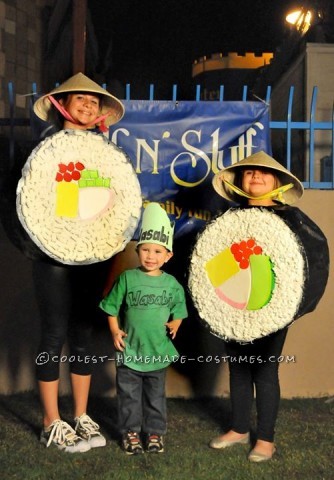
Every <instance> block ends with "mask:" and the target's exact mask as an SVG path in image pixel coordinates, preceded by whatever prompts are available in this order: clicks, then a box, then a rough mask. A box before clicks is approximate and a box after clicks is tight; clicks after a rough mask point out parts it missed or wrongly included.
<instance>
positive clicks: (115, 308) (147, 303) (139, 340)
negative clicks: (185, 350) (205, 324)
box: [100, 268, 188, 372]
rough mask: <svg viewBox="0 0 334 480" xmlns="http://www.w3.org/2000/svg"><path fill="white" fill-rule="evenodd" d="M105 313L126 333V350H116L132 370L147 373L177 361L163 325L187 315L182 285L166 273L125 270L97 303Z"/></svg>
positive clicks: (176, 354) (174, 350) (174, 349)
mask: <svg viewBox="0 0 334 480" xmlns="http://www.w3.org/2000/svg"><path fill="white" fill-rule="evenodd" d="M100 308H101V309H102V310H104V311H105V312H106V313H107V314H108V315H111V316H115V317H118V318H119V320H120V327H121V328H122V330H124V331H125V332H126V334H127V337H125V338H124V339H123V340H124V342H125V345H126V347H125V350H124V352H123V353H122V354H120V352H118V353H117V358H118V359H120V358H121V356H122V360H121V361H122V363H123V364H124V365H126V366H127V367H129V368H132V369H133V370H138V371H140V372H150V371H154V370H159V369H161V368H165V367H167V366H168V365H169V364H170V363H171V362H173V361H175V360H177V358H178V352H177V350H176V348H175V347H174V345H173V343H172V341H171V339H170V338H169V336H168V332H167V328H166V326H165V325H164V324H165V323H166V322H168V320H176V319H183V318H185V317H187V315H188V312H187V307H186V302H185V295H184V290H183V287H182V286H181V285H180V283H179V282H178V281H177V280H176V279H175V278H174V277H173V276H172V275H169V274H168V273H165V272H162V274H161V275H159V276H152V275H147V274H146V273H144V272H142V271H141V270H140V269H139V268H136V269H133V270H126V271H125V272H123V273H122V274H121V275H120V276H119V277H118V279H117V280H116V282H115V284H114V286H113V288H112V290H111V291H110V293H109V294H108V295H107V296H106V297H105V298H104V299H103V300H102V302H101V303H100Z"/></svg>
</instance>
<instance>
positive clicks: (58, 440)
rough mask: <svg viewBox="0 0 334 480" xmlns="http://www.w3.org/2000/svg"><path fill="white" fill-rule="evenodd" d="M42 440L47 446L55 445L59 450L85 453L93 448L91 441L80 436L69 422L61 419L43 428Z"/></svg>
mask: <svg viewBox="0 0 334 480" xmlns="http://www.w3.org/2000/svg"><path fill="white" fill-rule="evenodd" d="M40 442H41V443H42V444H43V445H45V446H46V447H49V446H50V445H54V446H56V447H57V448H58V449H59V450H64V452H69V453H76V452H79V453H83V452H87V451H88V450H90V448H91V447H90V445H89V443H88V442H86V440H84V439H83V438H80V437H79V436H78V435H77V434H76V433H75V431H74V430H73V428H72V427H71V426H70V425H69V424H68V423H66V422H63V421H62V420H60V419H59V420H55V421H54V422H52V423H51V425H50V426H49V427H48V428H46V429H43V430H42V433H41V436H40Z"/></svg>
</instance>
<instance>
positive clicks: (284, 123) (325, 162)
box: [0, 82, 334, 190]
mask: <svg viewBox="0 0 334 480" xmlns="http://www.w3.org/2000/svg"><path fill="white" fill-rule="evenodd" d="M103 87H104V88H105V87H106V86H105V85H103ZM177 90H178V87H177V85H173V87H172V92H171V98H170V100H171V101H178V91H177ZM294 92H295V89H294V87H293V86H291V87H290V89H289V95H288V103H287V109H286V118H284V119H282V120H280V121H272V120H271V121H270V129H271V130H272V131H277V130H282V131H283V132H284V134H285V138H286V141H285V149H286V151H285V159H286V167H287V168H288V169H289V170H293V169H292V168H291V167H292V159H293V146H294V145H293V139H292V136H293V132H294V131H301V132H303V134H305V138H306V141H305V146H304V148H305V150H306V151H305V157H306V159H307V160H306V161H307V174H306V179H304V181H303V184H304V187H305V188H306V189H327V190H332V189H334V169H333V164H334V106H333V107H332V112H331V119H330V120H329V121H325V122H324V121H321V122H319V121H316V113H317V98H318V87H316V86H315V87H313V91H312V98H311V102H310V105H309V112H310V113H309V118H308V119H306V120H305V121H294V120H292V113H293V105H294ZM32 93H33V94H34V93H37V88H36V84H35V83H33V84H32ZM271 96H272V88H271V87H270V86H268V87H267V90H266V95H265V98H264V99H263V100H260V99H259V100H260V101H263V102H265V103H266V104H268V105H270V102H271ZM125 100H131V85H129V84H127V85H126V86H125ZM148 100H154V85H153V84H151V85H149V92H148ZM241 100H242V101H245V102H246V101H248V87H247V86H244V87H243V91H242V98H241ZM195 101H199V102H200V101H201V86H200V85H197V86H196V92H195ZM216 101H224V86H223V85H221V86H220V87H219V98H218V99H217V100H216ZM8 102H9V112H10V117H9V118H3V119H0V126H6V127H9V137H10V138H9V145H10V147H9V153H10V162H11V164H13V161H14V155H15V129H16V128H19V127H23V126H24V127H27V126H29V125H30V120H29V119H28V118H17V117H16V115H15V90H14V85H13V83H11V82H10V83H9V84H8ZM321 131H327V132H328V134H329V135H330V139H331V140H330V142H329V144H328V145H327V148H328V155H326V156H324V157H323V158H321V159H320V162H321V165H320V169H321V173H320V178H317V177H319V174H318V175H316V165H317V163H318V164H319V159H316V155H315V153H316V148H317V144H316V133H319V132H321ZM318 166H319V165H318ZM318 170H319V168H318Z"/></svg>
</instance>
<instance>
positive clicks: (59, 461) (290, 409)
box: [0, 392, 334, 480]
mask: <svg viewBox="0 0 334 480" xmlns="http://www.w3.org/2000/svg"><path fill="white" fill-rule="evenodd" d="M61 411H62V413H63V418H64V419H65V420H67V421H68V422H69V423H71V399H70V398H69V397H62V398H61ZM88 413H90V414H91V416H92V417H93V418H94V419H95V420H96V421H98V422H99V423H100V425H101V429H102V431H103V433H104V434H105V435H106V437H107V446H106V447H105V448H97V449H93V450H90V451H89V452H87V453H83V454H66V453H63V452H60V451H58V450H57V449H53V448H48V449H46V448H45V447H44V446H42V445H40V444H39V442H38V436H39V431H40V427H41V412H40V406H39V401H38V397H37V395H36V394H34V393H32V392H31V393H30V392H29V393H23V394H17V395H9V396H3V395H2V396H0V420H1V423H0V429H1V430H0V433H1V435H0V479H1V480H14V479H20V480H31V479H36V480H37V479H41V480H42V479H43V480H44V479H45V480H46V479H50V480H53V479H57V480H59V479H60V480H72V479H87V480H95V479H96V480H97V479H98V480H105V479H106V480H108V479H115V480H118V479H119V480H142V479H143V480H144V479H145V480H146V479H147V480H202V479H203V480H262V479H263V480H285V479H286V480H295V479H296V480H297V479H301V480H308V479H310V480H333V479H334V461H333V460H334V402H333V401H332V399H326V398H320V399H293V400H282V402H281V408H280V414H279V419H278V423H277V434H276V444H277V448H278V454H277V456H276V457H275V458H274V459H273V460H272V461H270V462H267V463H264V464H251V463H249V462H248V461H247V453H248V451H249V447H248V446H246V445H238V446H235V447H233V448H230V449H226V450H224V451H220V450H219V451H216V450H212V449H210V448H209V447H208V442H209V440H210V439H211V438H212V437H213V436H215V435H217V434H218V433H219V432H220V431H221V430H222V429H224V428H227V426H228V419H229V400H228V399H221V398H205V399H197V400H185V399H168V419H169V422H168V428H169V431H168V434H167V435H166V437H165V443H166V449H165V450H166V451H165V453H163V454H156V455H152V454H151V455H149V454H147V453H146V454H144V455H140V456H127V455H125V454H124V453H123V451H122V450H121V449H120V447H119V444H118V435H117V430H116V427H115V425H116V401H115V399H114V398H96V397H92V398H91V400H90V410H89V412H88Z"/></svg>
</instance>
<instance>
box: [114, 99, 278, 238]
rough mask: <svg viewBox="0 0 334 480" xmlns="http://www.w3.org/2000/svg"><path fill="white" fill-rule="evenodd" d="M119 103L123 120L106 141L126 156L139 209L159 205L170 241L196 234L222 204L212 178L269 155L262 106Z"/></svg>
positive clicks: (265, 112)
mask: <svg viewBox="0 0 334 480" xmlns="http://www.w3.org/2000/svg"><path fill="white" fill-rule="evenodd" d="M123 103H124V105H125V112H126V113H125V116H124V117H123V119H122V120H121V121H120V122H118V123H117V124H115V125H112V126H111V127H110V139H111V141H113V142H114V143H116V144H117V145H118V146H119V147H121V148H122V149H123V150H124V151H125V153H126V154H127V155H128V156H129V158H130V160H131V162H132V164H133V167H134V169H135V171H136V173H137V175H138V179H139V182H140V185H141V189H142V195H143V205H144V207H145V203H147V202H150V201H156V202H159V203H160V204H161V206H162V207H164V208H165V209H166V211H167V213H168V214H169V215H170V217H171V219H173V220H175V222H176V224H175V238H178V237H180V236H181V235H183V234H184V233H186V232H188V231H189V230H190V229H191V230H193V229H195V230H198V229H199V228H201V227H202V225H203V223H204V222H207V221H208V220H210V219H211V218H212V216H213V215H215V214H216V213H217V211H218V210H219V208H220V207H221V206H222V203H224V200H223V199H222V198H221V197H219V196H218V195H217V194H216V193H215V191H214V189H213V187H212V185H211V181H212V176H213V175H214V174H215V173H217V172H218V171H219V170H221V169H222V168H224V167H227V166H229V165H231V164H234V163H235V162H237V161H239V160H242V159H243V158H245V157H247V156H249V155H251V154H252V153H256V152H257V151H260V150H265V151H266V152H267V153H269V154H271V146H270V145H271V143H270V127H269V120H270V119H269V107H268V105H266V104H264V103H261V102H196V101H182V102H174V101H160V100H159V101H149V100H138V101H135V100H131V101H124V102H123ZM135 238H136V237H135Z"/></svg>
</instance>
